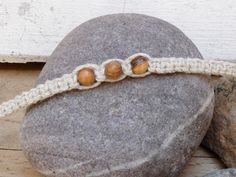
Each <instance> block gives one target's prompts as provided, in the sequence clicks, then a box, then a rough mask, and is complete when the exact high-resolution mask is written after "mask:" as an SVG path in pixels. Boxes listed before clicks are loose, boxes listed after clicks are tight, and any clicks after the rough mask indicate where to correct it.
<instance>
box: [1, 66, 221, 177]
mask: <svg viewBox="0 0 236 177" xmlns="http://www.w3.org/2000/svg"><path fill="white" fill-rule="evenodd" d="M41 67H42V66H38V65H28V64H26V65H25V64H22V65H4V66H3V65H0V76H1V77H0V93H1V94H0V102H2V101H6V100H8V99H10V98H12V97H14V96H15V95H16V94H19V93H20V92H22V91H24V90H28V89H30V88H32V87H33V86H34V83H35V80H36V78H37V76H38V75H39V72H40V69H41ZM24 112H25V110H21V111H18V112H16V113H14V114H12V115H9V116H7V117H6V118H4V119H1V120H0V132H1V133H0V177H32V176H34V177H43V176H42V175H40V174H39V173H37V172H36V171H35V170H33V168H32V167H31V165H30V164H29V162H28V161H27V160H26V158H25V157H24V155H23V152H22V151H21V147H20V140H19V135H20V126H21V122H22V119H23V116H24ZM221 168H223V165H222V163H221V162H220V161H219V160H218V159H217V158H216V157H215V156H214V155H213V154H212V153H210V152H209V151H207V150H206V149H204V148H202V147H200V148H199V149H198V151H197V152H196V153H195V154H194V155H193V158H192V160H191V161H190V163H189V164H188V165H187V167H186V169H185V170H184V172H183V174H182V175H181V177H199V176H201V175H204V174H206V173H208V172H211V171H213V170H215V169H221Z"/></svg>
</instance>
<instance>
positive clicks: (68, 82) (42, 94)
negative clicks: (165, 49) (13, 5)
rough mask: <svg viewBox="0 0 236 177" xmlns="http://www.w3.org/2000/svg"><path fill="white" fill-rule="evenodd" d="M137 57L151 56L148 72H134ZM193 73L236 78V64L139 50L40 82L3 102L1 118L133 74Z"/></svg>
mask: <svg viewBox="0 0 236 177" xmlns="http://www.w3.org/2000/svg"><path fill="white" fill-rule="evenodd" d="M137 56H144V57H146V58H148V62H149V67H148V71H147V72H145V73H144V74H140V75H137V74H133V72H132V69H131V64H130V63H131V61H132V60H133V59H134V58H135V57H137ZM114 60H115V61H119V62H120V63H121V64H122V70H123V75H122V76H121V77H120V78H119V79H117V80H109V79H107V78H106V76H105V69H104V68H105V64H107V63H109V62H111V61H114ZM83 68H91V69H93V70H94V72H95V75H96V82H95V83H94V84H93V85H91V86H83V85H80V83H79V82H78V81H77V74H78V71H80V70H81V69H83ZM178 72H181V73H192V74H207V75H216V76H224V75H227V76H231V77H236V64H235V63H231V62H226V61H218V60H202V59H199V58H151V57H150V56H148V55H146V54H143V53H137V54H135V55H132V56H131V57H129V58H127V59H126V60H121V59H110V60H107V61H105V62H104V63H102V64H101V65H96V64H86V65H80V66H78V67H77V68H76V69H75V70H74V71H73V72H72V73H71V74H64V75H63V76H62V77H60V78H56V79H53V80H47V81H46V82H45V83H44V84H39V85H37V86H36V87H35V88H33V89H31V90H29V91H27V92H23V93H22V94H20V95H18V96H16V97H15V98H14V99H12V100H9V101H7V102H4V103H2V104H1V105H0V117H4V116H6V115H8V114H11V113H12V112H14V111H16V110H18V109H20V108H24V107H27V106H29V105H31V104H34V103H37V102H38V101H41V100H44V99H46V98H49V97H51V96H53V95H55V94H58V93H61V92H65V91H69V90H72V89H79V90H83V89H91V88H94V87H97V86H98V85H99V84H101V83H102V82H117V81H119V80H122V79H124V78H125V77H126V76H129V77H144V76H146V75H149V74H151V73H156V74H170V73H178Z"/></svg>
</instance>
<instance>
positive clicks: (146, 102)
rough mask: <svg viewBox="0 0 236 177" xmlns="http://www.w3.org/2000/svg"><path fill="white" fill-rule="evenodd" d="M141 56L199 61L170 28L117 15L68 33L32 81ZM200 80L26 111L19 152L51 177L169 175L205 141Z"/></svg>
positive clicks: (144, 85)
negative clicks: (185, 58) (83, 66)
mask: <svg viewBox="0 0 236 177" xmlns="http://www.w3.org/2000/svg"><path fill="white" fill-rule="evenodd" d="M137 52H143V53H147V54H149V55H151V56H156V57H162V56H165V57H173V56H175V57H201V55H200V53H199V51H198V50H197V48H196V47H195V46H194V44H193V43H192V42H191V41H190V40H189V39H188V38H187V37H186V36H185V35H184V34H183V33H182V32H181V31H180V30H178V29H177V28H176V27H174V26H172V25H170V24H169V23H167V22H164V21H162V20H159V19H157V18H153V17H149V16H144V15H137V14H116V15H108V16H103V17H99V18H96V19H93V20H90V21H88V22H86V23H84V24H82V25H80V26H79V27H78V28H76V29H75V30H73V31H72V32H71V33H70V34H69V35H67V36H66V37H65V39H64V40H63V41H62V42H61V43H60V44H59V45H58V47H57V48H56V50H55V51H54V52H53V54H52V55H51V57H50V59H49V60H48V61H47V63H46V65H45V67H44V68H43V71H42V73H41V74H40V77H39V80H38V83H43V82H45V81H46V80H47V79H53V78H55V77H59V76H61V75H62V74H64V73H70V72H71V71H72V70H73V69H74V68H75V67H76V66H77V65H81V64H85V63H97V64H100V63H102V61H104V60H105V59H109V58H122V59H124V58H126V57H128V56H130V55H132V54H134V53H137ZM208 79H209V78H207V77H204V76H200V75H184V74H173V75H162V76H161V75H151V76H148V77H146V78H139V79H132V78H127V79H125V80H123V81H121V82H119V83H114V84H109V83H106V84H102V85H101V86H99V87H98V88H96V89H92V90H87V91H70V92H67V93H63V94H60V95H57V96H54V97H52V98H50V99H47V100H45V101H42V102H41V103H39V104H36V105H34V106H32V107H31V108H30V109H28V113H27V115H26V118H25V120H24V122H23V126H22V135H21V138H22V147H23V150H24V152H25V155H26V157H27V158H28V159H29V161H30V162H31V163H32V165H33V167H34V168H35V169H37V170H38V171H40V172H41V173H43V174H45V175H47V176H53V177H67V176H70V177H80V176H81V177H82V176H86V177H95V176H96V177H110V176H112V177H115V176H116V177H118V176H119V177H144V176H145V177H152V176H153V177H157V176H158V177H160V176H161V177H167V176H169V177H174V176H177V175H178V174H179V173H180V172H181V170H182V169H183V168H184V166H185V164H186V163H187V162H188V160H189V159H190V157H191V154H192V153H193V152H194V151H195V149H196V148H197V147H198V145H199V144H200V142H201V141H202V138H203V137H204V135H205V133H206V131H207V129H208V127H209V124H210V121H211V117H212V112H213V99H214V94H213V88H212V87H211V85H210V84H209V80H208Z"/></svg>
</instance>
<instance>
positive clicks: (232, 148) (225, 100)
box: [203, 78, 236, 168]
mask: <svg viewBox="0 0 236 177" xmlns="http://www.w3.org/2000/svg"><path fill="white" fill-rule="evenodd" d="M215 96H216V98H215V109H214V114H213V120H212V123H211V126H210V128H209V130H208V132H207V135H206V137H205V138H204V141H203V144H204V145H205V146H206V147H208V148H209V149H211V150H212V151H213V152H215V153H216V154H217V155H218V156H219V157H220V158H221V160H222V161H223V162H224V163H225V165H226V166H228V167H234V168H235V167H236V80H235V79H232V78H221V79H219V80H218V81H217V82H216V84H215Z"/></svg>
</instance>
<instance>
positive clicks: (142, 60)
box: [131, 56, 149, 74]
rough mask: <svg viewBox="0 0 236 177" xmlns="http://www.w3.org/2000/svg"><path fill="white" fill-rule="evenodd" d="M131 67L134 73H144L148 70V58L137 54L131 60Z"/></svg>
mask: <svg viewBox="0 0 236 177" xmlns="http://www.w3.org/2000/svg"><path fill="white" fill-rule="evenodd" d="M131 67H132V72H133V73H134V74H144V73H145V72H147V71H148V67H149V64H148V59H147V58H146V57H144V56H137V57H136V58H134V59H133V60H132V61H131Z"/></svg>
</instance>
